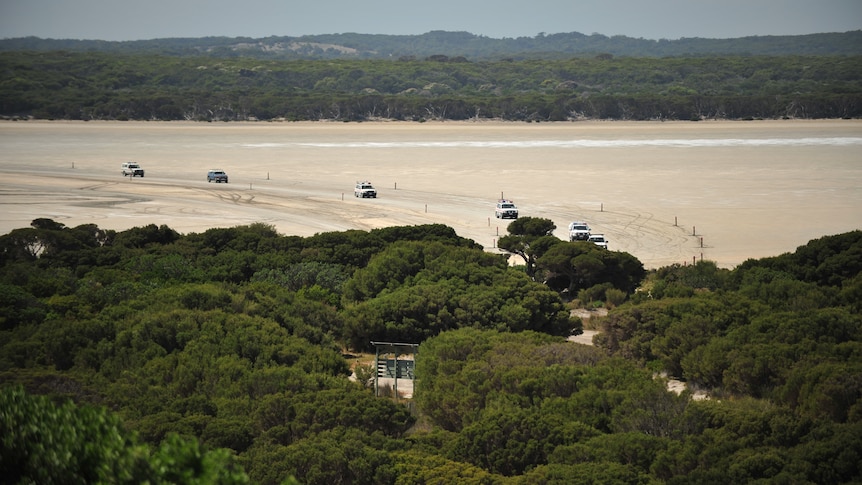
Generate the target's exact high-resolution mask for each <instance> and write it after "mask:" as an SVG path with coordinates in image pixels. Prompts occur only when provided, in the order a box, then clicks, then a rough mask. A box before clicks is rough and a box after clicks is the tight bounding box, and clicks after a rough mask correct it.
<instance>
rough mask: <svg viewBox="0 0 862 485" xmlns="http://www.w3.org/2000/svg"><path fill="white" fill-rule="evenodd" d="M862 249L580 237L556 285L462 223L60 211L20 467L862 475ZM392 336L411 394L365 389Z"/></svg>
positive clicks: (28, 349) (569, 475)
mask: <svg viewBox="0 0 862 485" xmlns="http://www.w3.org/2000/svg"><path fill="white" fill-rule="evenodd" d="M528 223H529V224H528ZM533 223H536V225H537V227H545V226H547V224H546V223H544V222H542V221H530V220H526V218H525V220H524V221H523V222H522V224H524V226H532V225H533ZM515 227H516V228H517V227H518V226H515ZM546 228H547V227H546ZM517 231H520V229H517ZM537 232H540V231H537ZM538 237H540V238H541V237H547V236H542V235H539V236H538ZM860 244H862V232H860V231H854V232H850V233H847V234H841V235H836V236H829V237H824V238H821V239H818V240H814V241H811V242H809V243H808V244H807V245H805V246H802V247H800V248H799V249H798V250H797V251H796V252H794V253H789V254H785V255H780V256H776V257H773V258H765V259H761V260H750V261H747V262H745V263H744V264H742V265H740V266H739V267H737V268H735V269H733V270H724V269H719V268H717V267H716V266H715V264H713V263H710V262H708V261H704V262H699V263H697V264H694V265H684V266H677V265H674V266H670V267H666V268H660V269H658V270H655V271H650V272H645V271H644V270H643V267H642V265H641V264H640V262H639V261H637V260H636V258H634V257H632V256H631V255H628V254H626V253H620V252H614V251H608V250H606V249H602V248H598V247H592V246H590V245H586V243H580V242H573V243H570V242H564V241H558V243H557V244H555V245H551V246H549V247H548V249H547V250H546V251H544V252H543V254H542V255H541V256H539V257H537V259H536V260H535V262H536V276H539V277H537V278H535V280H534V279H533V278H530V277H528V276H527V274H526V272H525V271H524V270H523V269H521V268H517V267H510V266H509V265H508V264H507V263H506V261H505V260H503V259H501V257H500V255H498V254H494V253H489V252H485V251H483V250H482V248H480V247H478V246H477V245H476V244H475V243H474V242H473V241H470V240H466V239H463V238H460V237H458V236H457V235H456V234H455V233H454V231H453V230H452V229H451V228H448V227H445V226H439V225H430V226H414V227H392V228H386V229H379V230H373V231H367V232H366V231H346V232H333V233H322V234H318V235H316V236H313V237H308V238H301V237H295V236H282V235H279V234H277V233H276V232H275V231H274V230H272V228H271V227H269V226H267V225H265V224H253V225H250V226H240V227H234V228H224V229H210V230H207V231H204V232H202V233H193V234H187V235H183V234H179V233H177V232H176V231H174V230H172V229H170V228H168V227H165V226H161V227H159V226H155V225H152V226H145V227H139V228H134V229H130V230H127V231H121V232H116V231H108V230H101V229H99V228H98V227H96V226H94V225H83V226H79V227H66V226H65V225H63V224H62V223H57V222H55V221H52V220H48V219H38V220H36V221H34V222H33V224H32V225H31V227H29V228H21V229H17V230H15V231H12V232H10V233H9V234H6V235H3V236H0V448H2V449H0V472H2V474H3V476H4V477H5V478H6V479H7V480H8V481H10V482H11V483H30V482H33V481H36V482H39V483H59V482H62V483H92V482H114V483H120V482H134V483H142V482H144V481H149V483H261V484H281V483H297V482H298V483H308V484H331V483H355V484H360V483H362V484H402V483H429V482H434V481H446V482H451V481H454V482H459V483H499V484H510V483H593V482H617V481H618V482H625V483H691V482H704V483H740V482H756V481H763V482H767V481H768V482H790V483H849V482H855V481H859V480H860V479H862V468H860V466H859V463H860V462H862V459H860V458H862V457H860V452H859V450H862V441H860V440H862V438H860V437H862V419H860V418H862V386H860V382H862V379H860V376H862V368H860V364H859V362H860V359H859V356H860V351H862V343H860V342H862V334H860V329H862V321H860V317H859V314H860V312H859V308H860V303H859V302H860V295H862V291H860V281H862V279H860V272H859V269H860V268H862V263H860V255H862V252H860V251H859V246H860ZM583 258H587V259H590V260H595V261H598V262H600V263H601V265H598V264H597V263H594V262H590V263H589V264H587V263H584V262H583V261H582V260H583ZM541 281H546V283H543V282H541ZM574 289H577V290H578V295H579V297H578V298H577V299H576V300H581V303H585V302H586V300H585V299H583V298H581V297H583V296H589V297H590V298H593V299H594V300H593V301H592V303H594V304H601V303H604V302H602V301H597V300H601V298H605V299H606V302H610V301H611V299H612V298H611V296H612V294H614V293H615V292H616V294H617V296H619V295H622V297H620V298H616V299H614V301H615V303H614V304H613V305H608V306H609V307H610V311H609V313H608V316H607V317H606V318H604V319H600V320H599V322H598V323H597V324H595V323H594V324H593V325H597V326H598V328H599V330H600V333H599V334H598V335H597V336H596V337H595V339H594V342H595V343H596V344H597V345H595V346H585V345H582V344H578V343H575V342H572V341H569V340H568V339H567V338H566V337H568V336H569V335H570V334H571V333H577V332H579V331H580V328H581V325H582V324H581V322H580V321H579V320H578V319H576V318H572V317H571V316H570V310H571V303H570V300H571V301H576V300H573V299H572V295H571V292H572V291H573V290H574ZM371 339H374V340H384V341H399V340H401V339H410V341H412V342H413V343H418V344H419V347H418V352H417V354H416V355H417V360H416V362H415V375H416V378H417V379H416V380H415V381H414V386H413V391H414V392H413V397H412V399H410V400H408V399H405V398H404V397H403V396H401V397H398V396H390V397H378V396H376V395H375V393H374V392H373V391H372V390H371V389H370V388H369V387H368V386H367V385H366V382H365V379H366V378H367V377H368V376H369V375H370V373H371V372H372V370H369V369H368V367H369V366H370V364H371V362H372V360H371V359H370V358H369V355H368V354H361V353H360V351H361V350H363V349H367V346H368V345H369V343H370V340H371ZM664 376H672V377H676V378H679V379H682V380H685V381H686V382H687V384H688V386H689V388H690V389H689V390H687V391H684V392H682V393H681V394H677V393H675V392H672V391H669V390H668V388H667V378H666V377H664ZM692 390H704V391H706V392H707V394H708V395H709V397H710V398H709V399H706V400H695V399H693V392H692ZM61 478H62V479H61Z"/></svg>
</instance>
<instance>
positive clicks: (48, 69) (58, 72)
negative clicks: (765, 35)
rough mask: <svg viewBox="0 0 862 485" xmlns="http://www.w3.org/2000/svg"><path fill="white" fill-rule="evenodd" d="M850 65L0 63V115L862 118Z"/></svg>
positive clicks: (856, 71)
mask: <svg viewBox="0 0 862 485" xmlns="http://www.w3.org/2000/svg"><path fill="white" fill-rule="evenodd" d="M860 80H862V58H860V57H859V56H858V55H856V56H799V55H787V56H710V57H684V58H653V57H649V58H647V57H640V58H633V57H614V56H590V57H576V58H566V59H535V58H527V59H521V60H514V59H506V60H495V61H487V60H485V61H475V62H468V61H467V60H466V59H463V58H460V59H458V58H454V57H451V58H450V57H448V56H430V57H428V58H424V59H412V58H411V59H406V60H401V61H393V60H377V59H366V60H357V59H334V60H330V61H321V60H304V59H294V60H261V59H255V58H250V57H229V58H221V57H212V56H206V57H204V56H201V55H197V56H163V55H153V54H119V53H110V54H109V53H104V52H69V51H47V52H33V51H8V52H0V116H4V117H10V118H27V117H34V118H40V119H74V120H194V121H240V120H241V121H247V120H289V121H293V120H338V121H364V120H377V119H395V120H413V121H424V120H432V119H434V120H436V119H441V120H467V119H502V120H514V121H565V120H579V119H616V120H701V119H753V118H849V117H858V116H860V115H862V85H860V82H862V81H860Z"/></svg>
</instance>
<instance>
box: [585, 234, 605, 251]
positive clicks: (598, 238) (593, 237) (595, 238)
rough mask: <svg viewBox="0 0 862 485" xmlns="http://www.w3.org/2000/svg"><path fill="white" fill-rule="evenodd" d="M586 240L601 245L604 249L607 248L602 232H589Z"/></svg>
mask: <svg viewBox="0 0 862 485" xmlns="http://www.w3.org/2000/svg"><path fill="white" fill-rule="evenodd" d="M587 241H589V242H591V243H593V244H595V245H596V246H600V247H603V248H605V249H607V248H608V240H607V239H605V235H604V234H590V238H589V239H587Z"/></svg>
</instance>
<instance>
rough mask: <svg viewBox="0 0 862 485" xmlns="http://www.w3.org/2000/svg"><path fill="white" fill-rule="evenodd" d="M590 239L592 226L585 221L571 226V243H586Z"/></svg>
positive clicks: (576, 222)
mask: <svg viewBox="0 0 862 485" xmlns="http://www.w3.org/2000/svg"><path fill="white" fill-rule="evenodd" d="M589 238H590V226H589V225H588V224H587V223H586V222H583V221H575V222H573V223H571V224H569V241H586V240H588V239H589Z"/></svg>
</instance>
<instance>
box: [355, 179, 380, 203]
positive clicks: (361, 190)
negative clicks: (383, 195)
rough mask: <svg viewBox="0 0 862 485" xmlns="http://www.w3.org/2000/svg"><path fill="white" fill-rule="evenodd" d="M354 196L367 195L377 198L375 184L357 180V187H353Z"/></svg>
mask: <svg viewBox="0 0 862 485" xmlns="http://www.w3.org/2000/svg"><path fill="white" fill-rule="evenodd" d="M353 196H354V197H362V198H363V199H364V198H366V197H371V198H372V199H376V198H377V189H375V188H374V186H373V185H371V182H367V181H366V182H356V187H354V188H353Z"/></svg>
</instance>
